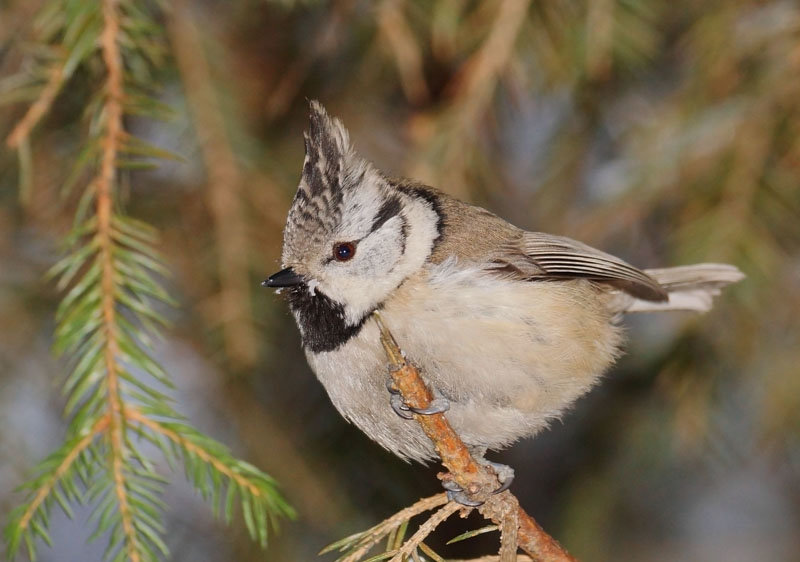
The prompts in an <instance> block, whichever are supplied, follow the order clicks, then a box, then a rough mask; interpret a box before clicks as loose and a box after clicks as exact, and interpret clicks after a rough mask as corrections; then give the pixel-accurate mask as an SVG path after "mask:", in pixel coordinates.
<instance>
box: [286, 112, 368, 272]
mask: <svg viewBox="0 0 800 562" xmlns="http://www.w3.org/2000/svg"><path fill="white" fill-rule="evenodd" d="M309 121H310V123H309V127H308V130H307V131H306V132H305V133H304V134H303V137H304V139H305V146H306V157H305V161H304V162H303V174H302V176H301V178H300V184H299V186H298V188H297V194H296V195H295V197H294V201H293V202H292V208H291V209H290V211H289V216H288V219H287V223H286V238H285V242H286V245H287V247H285V248H284V250H285V251H286V250H289V249H291V247H293V246H299V245H305V244H313V243H314V242H315V241H318V240H320V239H324V237H325V236H326V234H327V233H329V232H330V231H331V230H332V229H333V228H334V227H335V226H336V224H338V222H339V221H340V220H341V215H342V200H343V198H344V195H345V194H346V193H347V192H348V191H349V190H352V189H354V188H356V187H357V186H358V185H359V183H360V181H361V180H362V179H363V177H364V174H365V173H366V172H367V170H368V169H369V168H370V165H369V164H368V163H367V162H366V161H365V160H363V159H362V158H361V157H359V156H358V155H357V154H356V152H355V151H354V150H353V147H352V145H351V144H350V135H349V134H348V132H347V129H345V127H344V125H343V124H342V122H341V121H339V119H337V118H335V117H331V116H330V115H329V114H328V112H327V111H326V110H325V108H324V107H323V106H322V104H321V103H319V102H318V101H316V100H313V101H311V102H310V115H309ZM294 249H295V250H299V248H294ZM285 251H284V257H286V255H285Z"/></svg>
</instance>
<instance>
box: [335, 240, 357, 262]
mask: <svg viewBox="0 0 800 562" xmlns="http://www.w3.org/2000/svg"><path fill="white" fill-rule="evenodd" d="M355 255H356V245H355V243H353V242H337V243H336V244H334V245H333V258H334V259H335V260H336V261H348V260H351V259H353V256H355Z"/></svg>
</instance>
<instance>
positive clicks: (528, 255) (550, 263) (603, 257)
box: [494, 232, 668, 301]
mask: <svg viewBox="0 0 800 562" xmlns="http://www.w3.org/2000/svg"><path fill="white" fill-rule="evenodd" d="M494 264H495V265H496V267H495V268H494V269H496V270H498V271H500V272H503V273H504V274H511V275H514V276H517V277H522V278H525V279H530V280H534V279H571V278H583V279H591V280H593V281H599V282H602V283H607V284H609V285H612V286H613V287H616V288H618V289H620V290H623V291H625V292H626V293H629V294H631V295H633V296H635V297H637V298H640V299H645V300H651V301H666V300H668V297H667V292H666V290H665V289H664V287H662V286H661V285H660V284H659V283H658V282H657V281H656V280H655V279H653V278H652V277H650V276H649V275H647V274H646V273H645V272H644V271H642V270H640V269H637V268H636V267H633V266H632V265H630V264H628V263H626V262H624V261H623V260H621V259H619V258H617V257H615V256H612V255H611V254H607V253H605V252H601V251H600V250H597V249H595V248H592V247H591V246H587V245H586V244H583V243H581V242H578V241H576V240H572V239H570V238H566V237H564V236H555V235H552V234H545V233H541V232H524V233H523V234H522V236H521V237H520V238H519V239H517V240H515V242H514V243H512V244H511V245H509V247H508V248H507V250H506V252H505V253H504V254H503V255H501V256H499V257H497V258H496V259H495V260H494Z"/></svg>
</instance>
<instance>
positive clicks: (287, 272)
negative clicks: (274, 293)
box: [261, 267, 304, 288]
mask: <svg viewBox="0 0 800 562" xmlns="http://www.w3.org/2000/svg"><path fill="white" fill-rule="evenodd" d="M303 282H304V281H303V278H302V277H301V276H299V275H298V274H297V273H295V272H294V270H293V269H292V268H291V267H287V268H286V269H281V270H280V271H279V272H278V273H275V274H273V275H270V276H269V277H268V278H267V279H265V280H264V281H262V282H261V286H262V287H272V288H279V287H294V286H295V285H300V284H301V283H303Z"/></svg>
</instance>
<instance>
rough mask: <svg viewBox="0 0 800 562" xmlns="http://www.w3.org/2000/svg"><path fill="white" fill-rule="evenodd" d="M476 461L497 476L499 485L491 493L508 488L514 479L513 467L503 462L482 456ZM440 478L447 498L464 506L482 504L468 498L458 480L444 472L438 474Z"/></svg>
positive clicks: (494, 493)
mask: <svg viewBox="0 0 800 562" xmlns="http://www.w3.org/2000/svg"><path fill="white" fill-rule="evenodd" d="M476 461H477V462H478V464H480V465H482V466H486V467H490V468H491V469H492V470H493V471H494V473H495V475H496V476H497V480H499V481H500V487H499V488H497V489H496V490H494V491H492V492H491V495H496V494H501V493H503V492H505V491H506V490H508V488H509V487H510V486H511V483H512V482H513V481H514V469H513V468H511V467H510V466H508V465H505V464H500V463H496V462H491V461H487V460H486V459H483V458H478V459H476ZM440 478H442V488H444V490H445V493H446V494H447V499H448V500H450V501H454V502H456V503H460V504H461V505H463V506H466V507H478V506H481V505H483V504H484V502H483V501H480V500H474V499H472V498H470V494H468V493H467V492H466V491H465V490H464V488H462V487H461V486H460V485H459V484H458V482H456V481H455V480H453V477H452V476H451V475H450V474H445V475H444V476H441V475H440Z"/></svg>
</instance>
